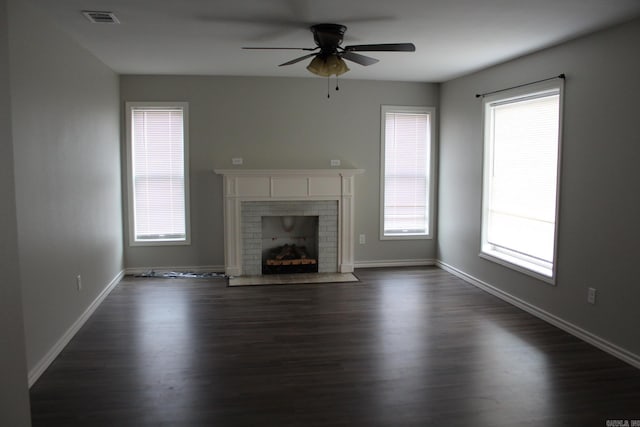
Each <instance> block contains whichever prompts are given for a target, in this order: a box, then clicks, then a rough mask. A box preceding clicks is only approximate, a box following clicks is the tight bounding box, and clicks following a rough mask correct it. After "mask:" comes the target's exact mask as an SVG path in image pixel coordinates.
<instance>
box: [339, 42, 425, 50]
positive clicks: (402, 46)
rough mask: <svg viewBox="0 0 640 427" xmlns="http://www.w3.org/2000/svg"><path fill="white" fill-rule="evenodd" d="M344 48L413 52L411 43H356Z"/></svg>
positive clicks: (413, 46)
mask: <svg viewBox="0 0 640 427" xmlns="http://www.w3.org/2000/svg"><path fill="white" fill-rule="evenodd" d="M344 50H346V51H350V52H354V51H358V52H415V51H416V46H415V45H414V44H413V43H383V44H356V45H351V46H345V48H344Z"/></svg>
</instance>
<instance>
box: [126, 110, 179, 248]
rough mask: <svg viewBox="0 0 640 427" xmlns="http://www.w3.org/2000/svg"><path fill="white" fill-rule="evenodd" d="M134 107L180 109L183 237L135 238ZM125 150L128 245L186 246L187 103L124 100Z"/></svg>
mask: <svg viewBox="0 0 640 427" xmlns="http://www.w3.org/2000/svg"><path fill="white" fill-rule="evenodd" d="M136 108H144V109H159V110H162V109H169V108H176V109H181V110H182V124H183V156H184V209H185V211H184V215H185V238H184V239H180V240H177V239H156V240H143V241H142V240H136V233H135V209H134V206H135V202H134V179H133V139H132V112H133V110H134V109H136ZM125 123H126V150H127V153H126V155H127V170H126V172H127V193H128V195H127V202H128V205H127V214H128V215H127V217H128V229H129V230H128V244H129V246H187V245H191V213H190V206H191V203H190V197H189V188H190V185H189V163H190V161H189V103H187V102H126V103H125Z"/></svg>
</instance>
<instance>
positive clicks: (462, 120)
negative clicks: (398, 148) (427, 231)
mask: <svg viewBox="0 0 640 427" xmlns="http://www.w3.org/2000/svg"><path fill="white" fill-rule="evenodd" d="M638 46H640V21H638V20H636V21H634V22H631V23H628V24H625V25H622V26H619V27H616V28H613V29H610V30H607V31H604V32H600V33H596V34H594V35H591V36H588V37H584V38H581V39H577V40H574V41H571V42H568V43H565V44H563V45H560V46H557V47H554V48H551V49H548V50H544V51H541V52H539V53H535V54H532V55H529V56H526V57H523V58H520V59H518V60H515V61H511V62H508V63H505V64H501V65H498V66H496V67H493V68H490V69H487V70H484V71H481V72H478V73H475V74H473V75H470V76H466V77H462V78H460V79H457V80H453V81H450V82H446V83H445V84H443V85H442V88H441V114H440V117H441V129H440V189H439V194H440V199H439V218H440V221H439V233H440V234H439V240H438V256H439V259H441V260H442V261H443V262H445V263H447V264H449V265H451V266H453V267H455V268H457V269H459V270H462V271H463V272H465V273H467V274H470V275H472V276H474V277H475V278H478V279H480V280H483V281H485V282H487V283H489V284H491V285H493V286H495V287H497V288H499V289H501V290H503V291H505V292H507V293H509V294H511V295H513V296H516V297H518V298H521V299H523V300H525V301H527V302H528V303H530V304H533V305H535V306H537V307H539V308H541V309H543V310H546V311H548V312H550V313H552V314H554V315H556V316H559V317H561V318H562V319H564V320H566V321H568V322H571V323H573V324H575V325H577V326H579V327H581V328H584V329H586V330H587V331H590V332H592V333H594V334H596V335H598V336H600V337H601V338H604V339H606V340H608V341H610V342H611V343H613V344H616V345H618V346H621V347H623V348H626V349H627V350H629V351H631V352H633V353H635V354H636V355H640V339H639V336H638V327H637V326H638V325H640V310H638V302H639V301H640V287H639V286H638V285H637V283H638V279H637V271H636V266H637V265H636V263H637V262H638V254H639V251H638V242H640V222H639V219H640V197H639V196H638V194H639V192H638V184H639V183H640V168H639V167H638V162H639V161H640V136H639V135H640V132H639V131H638V129H639V128H638V113H639V110H638V102H639V99H640V79H639V78H638V76H640V55H639V54H638ZM562 72H564V73H566V75H567V80H566V91H565V104H564V113H565V116H564V141H563V144H564V147H563V162H562V174H561V180H562V181H561V189H560V191H561V195H560V200H561V201H560V223H559V224H560V225H559V227H560V231H559V245H558V250H559V254H558V280H557V286H555V287H553V286H550V285H547V284H544V283H542V282H539V281H537V280H535V279H533V278H530V277H528V276H525V275H522V274H519V273H517V272H515V271H512V270H510V269H506V268H504V267H501V266H500V265H497V264H494V263H492V262H489V261H486V260H483V259H481V258H479V257H478V252H479V250H480V222H481V220H480V218H481V181H482V174H481V167H482V118H481V101H479V100H478V99H476V98H475V96H474V95H475V94H476V93H478V92H485V91H491V90H497V89H501V88H505V87H508V86H512V85H517V84H521V83H526V82H529V81H534V80H538V79H542V78H546V77H551V76H555V75H558V74H560V73H562ZM590 286H592V287H595V288H597V289H598V301H597V304H596V305H589V304H587V302H586V296H587V288H588V287H590Z"/></svg>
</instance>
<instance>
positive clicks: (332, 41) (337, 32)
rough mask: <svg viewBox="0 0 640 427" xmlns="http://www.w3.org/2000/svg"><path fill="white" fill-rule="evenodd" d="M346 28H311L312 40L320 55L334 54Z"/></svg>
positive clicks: (337, 25)
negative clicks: (320, 52)
mask: <svg viewBox="0 0 640 427" xmlns="http://www.w3.org/2000/svg"><path fill="white" fill-rule="evenodd" d="M346 30H347V27H345V26H344V25H340V24H317V25H312V26H311V32H312V33H313V40H314V41H315V42H316V45H318V47H319V48H320V50H321V51H322V53H335V52H337V51H338V46H339V45H340V44H341V43H342V39H343V37H344V32H345V31H346Z"/></svg>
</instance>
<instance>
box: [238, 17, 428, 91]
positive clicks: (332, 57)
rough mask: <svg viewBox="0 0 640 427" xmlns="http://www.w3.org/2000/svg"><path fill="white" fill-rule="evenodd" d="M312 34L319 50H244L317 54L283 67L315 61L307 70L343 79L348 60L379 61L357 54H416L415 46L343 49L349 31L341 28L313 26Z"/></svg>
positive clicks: (395, 45)
mask: <svg viewBox="0 0 640 427" xmlns="http://www.w3.org/2000/svg"><path fill="white" fill-rule="evenodd" d="M310 30H311V32H312V33H313V40H314V41H315V43H316V47H313V48H293V47H243V49H259V50H269V49H274V50H279V49H286V50H303V51H309V52H313V53H309V54H307V55H303V56H300V57H298V58H295V59H292V60H291V61H287V62H285V63H283V64H280V66H281V67H282V66H286V65H292V64H296V63H298V62H300V61H304V60H305V59H308V58H313V59H312V60H311V62H310V63H309V65H308V66H307V70H309V71H310V72H312V73H314V74H317V75H319V76H323V77H329V76H331V75H336V76H339V75H341V74H344V73H346V72H347V71H349V67H347V64H346V63H345V62H344V60H345V59H346V60H347V61H351V62H355V63H356V64H360V65H364V66H368V65H372V64H375V63H376V62H378V61H379V60H378V59H375V58H371V57H370V56H365V55H361V54H359V53H356V52H415V50H416V47H415V45H414V44H413V43H383V44H359V45H350V46H344V47H343V46H341V44H342V39H343V37H344V32H345V31H346V30H347V27H346V26H344V25H340V24H316V25H312V26H311V27H310ZM336 89H337V88H336Z"/></svg>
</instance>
